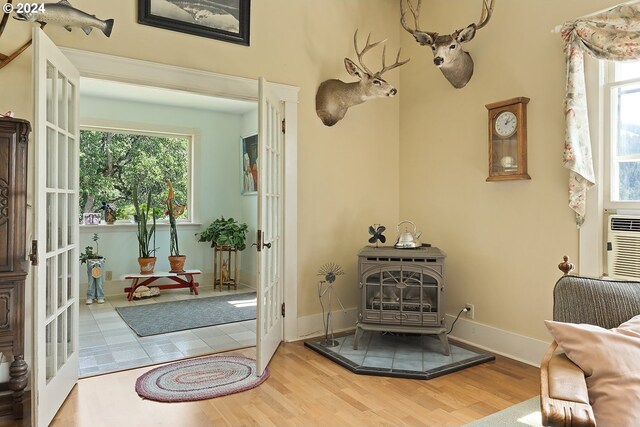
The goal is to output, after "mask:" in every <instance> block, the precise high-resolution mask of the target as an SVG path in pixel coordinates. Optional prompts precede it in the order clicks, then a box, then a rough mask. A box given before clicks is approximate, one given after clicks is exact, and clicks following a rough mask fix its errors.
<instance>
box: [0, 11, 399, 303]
mask: <svg viewBox="0 0 640 427" xmlns="http://www.w3.org/2000/svg"><path fill="white" fill-rule="evenodd" d="M125 3H126V4H125ZM372 3H374V2H373V1H372V0H331V1H318V0H269V1H264V0H258V1H253V2H252V5H251V6H252V7H251V46H250V47H244V46H238V45H235V44H231V43H225V42H221V41H216V40H212V39H207V38H202V37H196V36H192V35H187V34H182V33H177V32H173V31H168V30H162V29H158V28H154V27H149V26H144V25H139V24H137V23H136V19H137V2H135V1H130V2H122V4H118V5H117V6H114V5H113V4H112V3H111V2H96V1H91V0H75V1H74V2H73V5H74V7H76V8H78V9H81V10H85V11H86V12H89V13H91V14H95V15H96V16H97V17H99V18H101V19H107V18H113V19H115V25H114V30H113V33H112V35H111V38H106V37H104V36H103V35H102V34H101V33H100V32H99V31H94V32H93V33H92V34H91V35H90V36H86V35H85V34H84V33H83V32H82V31H81V30H79V29H74V30H73V31H72V32H70V33H68V32H67V31H66V30H64V29H62V28H60V27H54V26H51V25H49V26H47V27H46V28H45V33H47V35H48V36H49V37H50V38H51V39H52V40H53V41H54V42H55V43H56V44H57V45H59V46H64V47H71V48H76V49H83V50H88V51H94V52H100V53H106V54H111V55H118V56H123V57H129V58H136V59H142V60H147V61H153V62H159V63H165V64H171V65H177V66H181V67H187V68H193V69H199V70H206V71H212V72H216V73H222V74H232V75H239V76H243V77H249V78H257V77H259V76H264V77H266V78H267V79H268V80H270V81H274V82H279V83H285V84H289V85H294V86H299V87H300V88H301V90H300V105H299V135H298V142H299V150H298V153H299V154H298V181H299V184H298V203H299V211H298V223H299V234H298V235H299V243H298V247H299V255H298V259H299V280H298V283H297V284H296V285H297V286H298V289H299V290H298V295H299V314H300V315H302V316H304V315H307V314H313V313H317V312H320V306H319V304H318V298H317V295H316V283H317V279H318V277H317V276H316V272H317V270H318V268H319V267H320V266H321V265H322V264H324V263H326V262H329V261H333V262H337V263H338V264H341V265H342V266H343V267H344V268H345V271H346V273H347V275H346V276H344V279H343V280H341V281H340V282H339V283H338V286H337V292H338V293H339V295H340V297H341V298H342V301H343V302H344V303H345V305H347V306H355V305H356V295H357V279H356V253H357V251H358V250H359V249H360V248H361V247H362V246H363V245H364V244H365V243H366V241H367V238H368V237H369V235H368V233H367V226H368V225H369V224H372V223H374V222H378V223H384V224H393V223H395V222H396V221H397V218H398V211H399V203H398V202H399V195H398V187H399V176H398V156H399V114H398V111H399V105H400V103H399V99H398V98H392V99H385V100H375V101H370V102H368V103H365V104H362V105H359V106H357V107H354V108H353V109H351V110H350V111H349V113H348V114H347V117H346V118H345V119H344V120H343V121H341V122H340V123H338V124H337V125H335V126H334V127H332V128H327V127H325V126H324V125H322V123H321V122H320V120H319V119H318V117H317V116H316V114H315V100H314V99H315V92H316V88H317V87H318V85H319V84H320V83H321V82H322V81H323V80H326V79H329V78H340V79H342V80H347V81H352V78H351V77H350V76H349V75H348V74H347V73H346V71H345V70H344V65H343V59H344V57H345V56H350V57H354V52H353V32H354V31H355V29H356V28H359V29H360V34H361V36H363V35H364V34H366V33H367V32H368V31H372V32H373V38H375V39H382V38H388V39H389V41H388V42H387V44H388V45H389V50H390V52H388V56H389V57H391V55H392V54H393V53H394V52H395V50H396V49H397V48H398V47H399V40H400V33H399V31H398V22H397V19H396V15H397V4H396V3H395V2H390V1H384V0H375V3H376V7H372V6H371V4H372ZM8 27H11V28H12V29H16V31H17V33H18V34H17V35H16V36H15V37H14V40H18V39H20V40H21V41H22V40H24V41H26V40H28V38H29V37H30V32H29V31H30V27H31V25H30V24H25V23H22V22H17V21H15V20H11V22H10V23H9V25H8ZM5 36H6V34H5ZM4 40H7V39H6V37H3V41H4ZM5 43H6V42H5ZM361 43H362V42H361ZM2 50H7V51H8V50H10V49H9V48H5V45H3V44H0V51H2ZM369 55H371V58H370V59H371V60H372V63H373V65H371V66H370V68H375V67H379V66H380V58H379V55H380V53H379V52H378V53H376V52H375V51H372V52H371V53H369ZM377 55H378V56H377ZM376 56H377V57H376ZM27 69H28V68H27ZM4 71H5V70H0V85H2V86H5V85H6V84H7V83H5V82H6V81H7V80H9V82H10V79H9V78H7V79H5V76H6V75H5V76H3V74H2V73H3V72H4ZM399 75H400V74H399V71H398V70H397V69H396V70H393V71H390V72H389V73H388V76H386V75H385V77H388V80H389V81H390V82H392V83H393V84H395V85H396V87H398V88H399ZM1 93H2V92H0V94H1ZM9 103H10V102H9V101H8V100H7V99H5V98H4V97H0V109H1V108H3V107H2V106H3V105H7V104H9ZM7 108H8V107H7ZM23 113H24V114H29V111H23Z"/></svg>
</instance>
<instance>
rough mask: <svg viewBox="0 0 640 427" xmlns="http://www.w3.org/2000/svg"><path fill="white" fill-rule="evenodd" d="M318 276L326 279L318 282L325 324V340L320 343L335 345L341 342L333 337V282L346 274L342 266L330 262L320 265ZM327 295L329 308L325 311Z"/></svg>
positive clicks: (337, 298) (340, 302) (338, 299)
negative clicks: (324, 299)
mask: <svg viewBox="0 0 640 427" xmlns="http://www.w3.org/2000/svg"><path fill="white" fill-rule="evenodd" d="M317 275H318V276H324V280H320V281H319V282H318V299H319V300H320V306H321V307H322V322H323V326H324V340H323V341H321V342H320V345H323V346H325V347H335V346H337V345H338V344H339V343H338V341H336V340H334V339H333V326H332V325H331V314H332V313H331V308H332V303H333V282H335V281H336V279H337V277H338V276H342V275H344V271H343V270H342V267H340V266H339V265H338V264H336V263H333V262H330V263H328V264H325V265H323V266H322V267H320V270H319V271H318V274H317ZM325 296H327V297H326V303H327V310H326V313H325V304H324V302H323V301H322V299H323V297H325ZM336 300H337V301H338V303H339V304H340V307H342V311H345V308H344V305H342V301H340V297H338V295H336Z"/></svg>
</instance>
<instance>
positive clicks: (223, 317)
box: [116, 292, 256, 337]
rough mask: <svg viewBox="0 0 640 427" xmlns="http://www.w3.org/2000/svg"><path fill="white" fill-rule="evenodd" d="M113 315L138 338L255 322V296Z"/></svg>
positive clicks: (187, 302) (121, 311) (144, 307)
mask: <svg viewBox="0 0 640 427" xmlns="http://www.w3.org/2000/svg"><path fill="white" fill-rule="evenodd" d="M116 311H117V312H118V314H119V315H120V317H122V320H124V321H125V323H126V324H127V325H129V327H130V328H131V329H133V330H134V332H135V333H136V334H138V335H139V336H141V337H146V336H149V335H158V334H166V333H168V332H176V331H184V330H187V329H196V328H204V327H207V326H214V325H222V324H225V323H234V322H242V321H245V320H252V319H255V318H256V293H255V292H249V293H242V294H229V295H221V296H219V297H208V298H198V297H194V298H193V299H188V300H183V301H172V302H161V303H148V304H140V305H135V306H129V307H117V308H116Z"/></svg>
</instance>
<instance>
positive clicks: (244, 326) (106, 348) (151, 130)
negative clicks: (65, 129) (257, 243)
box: [79, 77, 258, 378]
mask: <svg viewBox="0 0 640 427" xmlns="http://www.w3.org/2000/svg"><path fill="white" fill-rule="evenodd" d="M257 109H258V106H257V103H256V102H255V101H250V100H233V99H226V98H219V97H213V96H209V95H200V94H194V93H190V92H185V91H178V90H174V89H166V88H158V87H151V86H142V85H139V84H130V83H123V82H117V81H111V80H102V79H94V78H87V77H82V78H81V79H80V128H81V135H82V134H83V133H82V130H83V129H84V130H86V131H87V132H89V131H91V132H97V131H100V132H111V133H118V132H121V133H125V134H128V135H136V134H145V135H152V134H154V135H155V134H157V135H162V134H165V135H168V136H171V135H183V136H184V137H185V138H188V139H189V141H190V142H189V149H188V150H187V152H188V153H189V154H188V155H187V156H186V157H187V158H186V163H187V165H186V167H185V168H184V169H185V174H186V175H188V179H186V181H187V182H188V185H187V187H188V191H187V193H188V194H187V195H185V196H184V197H185V199H186V200H185V201H188V204H187V212H188V215H187V220H186V221H185V222H180V223H179V224H178V231H179V236H180V247H181V250H182V252H183V253H185V254H187V255H188V258H187V264H188V265H187V267H188V269H197V270H201V271H202V272H203V273H204V274H203V275H202V276H200V277H199V278H198V281H199V282H200V295H199V296H198V297H196V298H207V297H212V296H219V295H225V294H228V293H247V292H255V290H256V280H257V278H256V273H257V272H256V254H255V251H251V250H249V249H247V250H245V251H242V252H240V256H239V260H240V262H239V270H240V275H239V276H240V284H239V286H238V289H237V290H234V289H231V290H228V289H226V288H225V290H224V291H223V292H221V290H218V291H214V290H213V278H212V274H211V270H212V265H213V250H212V249H211V248H210V247H209V245H208V244H207V243H199V242H198V241H197V237H196V236H195V233H197V232H199V231H201V230H202V229H203V228H204V227H206V226H207V225H208V224H209V223H210V222H211V221H213V220H214V219H216V218H218V217H220V216H224V217H225V218H229V217H233V218H235V219H237V220H238V221H239V222H243V223H246V224H247V225H248V234H247V238H248V243H249V244H250V243H251V242H253V241H254V236H255V235H256V234H255V233H256V225H257V204H256V199H257V196H256V195H255V194H242V191H241V181H240V177H241V175H242V171H241V166H242V164H241V140H242V139H243V138H245V137H247V136H249V135H256V134H257V128H258V117H257ZM94 151H95V150H94ZM115 151H117V150H115ZM92 153H93V151H92ZM81 156H86V154H85V153H84V152H83V148H82V137H81ZM122 157H123V158H126V157H127V156H126V155H122ZM110 165H111V166H109V169H113V168H118V161H117V160H116V159H111V161H110ZM80 169H81V171H82V170H85V169H86V168H84V167H83V164H82V157H81V164H80ZM111 172H112V174H113V175H119V176H122V174H119V173H118V171H111ZM88 173H89V172H87V171H85V174H88ZM85 178H86V177H85ZM87 181H91V182H93V181H95V180H90V179H87ZM81 191H83V193H91V191H86V190H85V189H83V188H82V179H81ZM96 192H97V191H96ZM107 202H109V203H110V204H112V205H114V207H115V208H118V207H119V206H118V202H117V201H116V202H115V204H114V203H113V201H107ZM99 203H100V202H99V201H94V202H93V205H96V204H98V205H99ZM81 205H82V201H81ZM82 208H83V207H82V206H81V211H82ZM117 212H118V221H117V222H116V223H115V224H113V225H106V224H104V223H103V224H101V225H81V226H80V248H85V247H86V246H91V245H92V244H93V242H92V237H93V236H95V235H96V234H97V235H98V237H99V248H100V255H102V256H104V257H105V258H106V264H105V266H104V270H105V272H106V282H105V294H106V298H105V301H104V303H101V304H98V303H97V302H96V301H94V302H93V304H91V305H85V304H84V301H85V299H84V298H83V296H84V295H86V282H87V279H86V276H85V275H84V274H83V273H84V272H83V271H81V273H80V297H81V298H80V302H81V303H82V304H80V313H79V315H80V328H79V329H80V341H79V349H80V354H79V365H80V377H81V378H82V377H87V376H92V375H98V374H103V373H108V372H115V371H118V370H124V369H131V368H135V367H140V366H147V365H151V364H154V363H163V362H169V361H173V360H178V359H182V358H185V357H192V356H198V355H203V354H209V353H215V352H220V351H228V350H233V349H237V348H242V347H247V346H254V345H255V342H256V340H255V338H256V337H255V332H256V322H255V320H252V321H244V322H238V323H233V324H227V325H220V326H211V327H205V328H199V329H197V330H186V331H180V332H172V333H167V334H159V335H153V336H149V337H139V336H137V335H136V333H135V332H133V331H132V330H131V329H130V328H129V327H128V326H127V325H126V323H125V322H124V321H123V320H122V318H121V317H120V316H119V315H118V313H117V311H116V309H117V308H119V307H125V306H131V305H141V304H156V303H163V302H171V301H177V300H185V299H189V298H193V296H190V294H189V291H188V290H187V289H179V290H162V291H161V294H160V295H159V296H157V297H153V298H149V299H145V300H140V301H133V302H129V301H127V299H126V298H125V294H124V292H123V288H124V287H126V286H128V285H129V283H128V282H126V281H123V280H119V279H120V278H121V277H122V276H123V275H126V274H129V273H133V272H136V269H137V265H136V263H135V256H136V252H135V247H136V242H135V237H134V236H135V230H134V225H133V224H132V223H131V220H130V218H129V216H130V214H127V213H126V212H124V213H122V214H120V212H121V210H117ZM103 222H104V221H103ZM156 236H157V239H156V247H158V248H159V250H158V252H157V255H158V257H159V258H158V263H157V265H156V271H168V266H165V265H164V264H167V261H166V259H165V256H164V255H167V254H166V253H165V252H166V251H167V248H168V227H167V225H166V224H160V225H158V226H157V228H156ZM124 248H129V250H127V249H124Z"/></svg>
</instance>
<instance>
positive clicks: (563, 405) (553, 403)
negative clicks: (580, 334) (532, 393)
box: [540, 275, 640, 427]
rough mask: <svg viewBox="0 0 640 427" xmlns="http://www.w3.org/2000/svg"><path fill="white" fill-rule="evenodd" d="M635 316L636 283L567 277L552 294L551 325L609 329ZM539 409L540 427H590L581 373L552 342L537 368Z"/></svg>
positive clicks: (639, 289)
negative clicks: (540, 416) (576, 325)
mask: <svg viewBox="0 0 640 427" xmlns="http://www.w3.org/2000/svg"><path fill="white" fill-rule="evenodd" d="M638 314H640V282H632V281H614V280H602V279H594V278H587V277H580V276H571V275H567V276H564V277H562V278H560V280H558V282H557V283H556V285H555V288H554V290H553V320H555V321H558V322H566V323H588V324H592V325H597V326H600V327H602V328H607V329H611V328H615V327H617V326H619V325H620V324H621V323H624V322H626V321H627V320H629V319H631V318H632V317H634V316H636V315H638ZM540 383H541V384H540V385H541V393H540V405H541V412H542V423H543V425H545V426H563V427H568V426H595V425H596V421H595V418H594V415H593V410H592V408H591V405H590V404H589V396H588V392H587V384H586V381H585V377H584V373H583V372H582V370H581V369H580V368H579V367H578V366H576V365H575V364H573V362H571V361H570V360H569V359H568V358H567V357H566V356H565V355H564V353H562V352H560V351H559V350H558V348H557V344H556V342H555V341H554V342H553V343H552V344H551V346H550V347H549V350H548V351H547V353H546V354H545V356H544V359H543V361H542V364H541V366H540Z"/></svg>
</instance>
